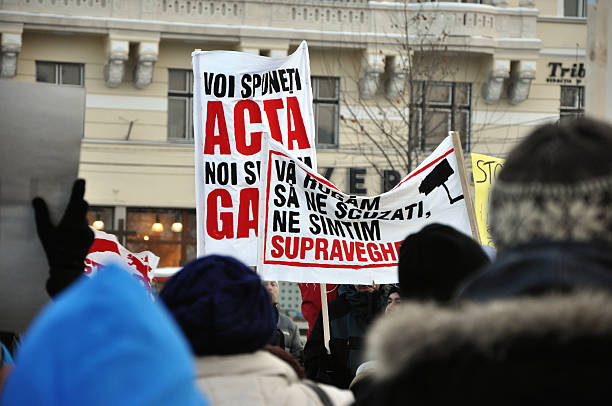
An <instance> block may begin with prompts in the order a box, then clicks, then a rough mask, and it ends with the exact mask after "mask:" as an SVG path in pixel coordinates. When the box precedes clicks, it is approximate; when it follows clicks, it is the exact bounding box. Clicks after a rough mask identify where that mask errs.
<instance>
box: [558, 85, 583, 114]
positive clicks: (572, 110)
mask: <svg viewBox="0 0 612 406" xmlns="http://www.w3.org/2000/svg"><path fill="white" fill-rule="evenodd" d="M566 89H576V90H578V106H575V107H574V106H564V105H562V104H561V103H562V102H563V97H562V94H563V90H566ZM584 93H585V87H584V86H576V85H571V86H570V85H568V86H564V85H561V86H559V120H563V119H564V118H568V117H569V118H575V117H582V116H584V100H585V98H584Z"/></svg>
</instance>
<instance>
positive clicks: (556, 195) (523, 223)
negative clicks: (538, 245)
mask: <svg viewBox="0 0 612 406" xmlns="http://www.w3.org/2000/svg"><path fill="white" fill-rule="evenodd" d="M489 225H490V228H491V236H492V237H493V240H494V241H495V244H496V246H497V248H498V250H500V251H503V250H505V249H508V248H510V247H513V246H516V245H520V244H525V243H529V242H535V241H578V242H594V241H601V242H604V243H607V244H612V127H611V126H610V125H608V124H605V123H603V122H601V121H596V120H592V119H584V118H583V119H578V120H571V121H564V122H562V123H560V124H554V125H553V124H550V125H545V126H542V127H539V128H538V129H536V130H535V131H534V132H533V133H531V134H530V135H529V136H528V137H527V138H526V139H525V140H524V141H523V142H521V143H520V144H519V145H518V146H517V147H516V148H515V149H514V150H513V151H512V152H511V153H510V154H509V156H508V158H507V159H506V162H505V164H504V168H503V169H502V170H501V172H500V174H499V177H498V179H497V180H496V182H495V184H494V186H493V190H492V191H491V200H490V205H489Z"/></svg>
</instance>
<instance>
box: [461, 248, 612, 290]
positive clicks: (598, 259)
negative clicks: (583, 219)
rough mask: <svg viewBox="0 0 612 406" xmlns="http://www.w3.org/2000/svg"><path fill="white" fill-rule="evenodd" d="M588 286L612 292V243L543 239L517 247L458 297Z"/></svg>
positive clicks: (506, 253)
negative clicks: (550, 240)
mask: <svg viewBox="0 0 612 406" xmlns="http://www.w3.org/2000/svg"><path fill="white" fill-rule="evenodd" d="M584 288H586V289H605V290H608V291H612V246H610V245H607V244H605V243H579V242H541V243H531V244H528V245H523V246H518V247H515V248H513V249H511V250H508V251H505V252H503V253H501V254H500V256H499V257H498V258H497V259H496V261H495V262H494V263H492V264H491V265H489V266H488V267H487V268H485V270H484V271H483V272H481V273H479V274H478V275H476V276H475V277H473V278H471V279H469V280H468V281H467V282H466V283H464V285H463V286H462V287H461V288H460V289H459V290H458V292H457V295H456V299H458V300H463V299H468V300H481V301H484V300H494V299H503V298H509V297H515V296H520V295H539V294H543V293H546V292H569V291H572V290H574V289H584Z"/></svg>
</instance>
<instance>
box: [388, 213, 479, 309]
mask: <svg viewBox="0 0 612 406" xmlns="http://www.w3.org/2000/svg"><path fill="white" fill-rule="evenodd" d="M489 262H490V261H489V257H488V256H487V255H486V254H485V252H484V251H483V250H482V248H481V247H480V245H478V243H477V242H476V241H474V240H473V239H472V238H471V237H468V236H467V235H465V234H463V233H461V232H459V231H457V230H455V229H454V228H452V227H449V226H446V225H442V224H437V223H434V224H430V225H428V226H426V227H424V228H423V229H422V230H421V231H419V232H418V233H415V234H411V235H409V236H408V237H406V239H405V240H404V242H403V243H402V245H401V247H400V250H399V263H398V273H399V283H400V294H401V296H402V298H406V299H418V300H435V301H439V302H446V301H448V300H450V299H451V298H452V296H453V292H454V291H455V289H456V288H457V287H458V285H459V284H460V283H461V282H462V281H463V280H464V279H465V278H467V277H468V276H470V275H471V274H473V273H474V272H475V271H477V270H478V269H480V268H481V267H483V266H484V265H486V264H488V263H489Z"/></svg>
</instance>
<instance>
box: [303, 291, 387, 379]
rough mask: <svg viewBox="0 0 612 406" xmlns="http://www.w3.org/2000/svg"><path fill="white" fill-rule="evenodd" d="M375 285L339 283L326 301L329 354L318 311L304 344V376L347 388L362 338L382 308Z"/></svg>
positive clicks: (353, 375) (360, 355)
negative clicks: (327, 301)
mask: <svg viewBox="0 0 612 406" xmlns="http://www.w3.org/2000/svg"><path fill="white" fill-rule="evenodd" d="M377 288H378V286H376V287H372V286H367V285H340V287H339V288H338V297H337V298H336V299H335V300H333V301H332V302H331V303H330V304H329V330H330V341H329V349H330V352H331V353H330V354H328V353H327V350H326V348H325V343H324V339H323V320H322V315H321V314H319V318H318V319H317V321H316V323H315V325H314V327H313V329H312V331H311V333H310V336H309V337H308V341H306V346H305V347H304V366H305V367H306V376H307V377H308V378H309V379H313V380H315V381H317V382H323V383H327V384H331V385H334V386H337V387H338V388H343V389H346V388H348V387H349V384H350V383H351V381H352V379H353V378H354V377H355V372H356V371H357V368H358V367H359V365H360V364H361V363H362V361H363V360H362V349H363V346H362V340H363V337H364V336H365V334H366V331H367V328H368V326H369V325H370V323H371V322H372V320H374V318H375V317H376V316H377V315H378V314H379V313H380V312H381V311H382V310H383V309H384V303H383V301H384V298H383V297H382V296H381V294H380V292H379V291H378V290H377Z"/></svg>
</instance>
